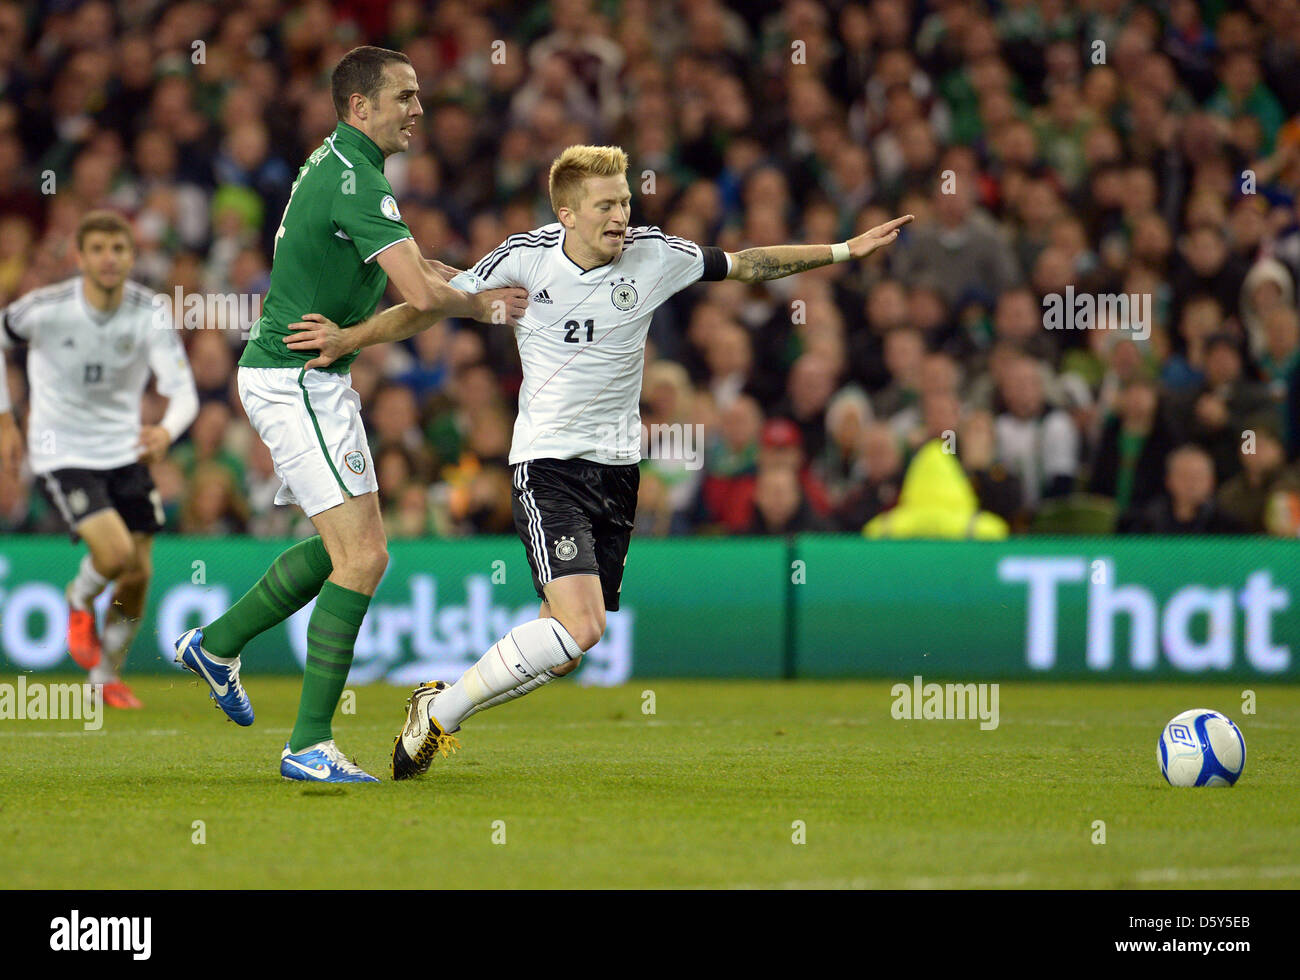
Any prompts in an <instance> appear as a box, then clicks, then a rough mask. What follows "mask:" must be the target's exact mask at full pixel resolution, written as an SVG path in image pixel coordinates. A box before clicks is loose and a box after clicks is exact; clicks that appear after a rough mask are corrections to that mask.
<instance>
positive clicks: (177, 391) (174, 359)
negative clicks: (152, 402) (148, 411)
mask: <svg viewBox="0 0 1300 980" xmlns="http://www.w3.org/2000/svg"><path fill="white" fill-rule="evenodd" d="M149 369H150V370H151V371H153V375H154V377H155V378H156V379H157V382H158V394H160V395H162V396H163V397H164V398H166V399H167V411H166V412H164V413H163V417H162V421H161V422H159V423H158V424H159V425H161V426H162V427H163V428H164V429H166V430H167V434H168V435H169V436H171V440H172V442H175V441H176V440H177V439H179V438H180V437H181V436H182V435H183V434H184V432H185V430H186V429H188V428H189V427H190V423H191V422H193V421H194V419H195V417H196V416H197V415H198V414H199V392H198V388H197V387H196V386H195V384H194V374H193V372H192V371H190V362H189V360H188V359H187V358H186V357H185V348H184V346H182V344H181V340H180V337H178V336H177V335H176V331H175V329H173V327H172V325H171V318H170V317H167V318H166V322H165V323H159V322H154V323H152V324H151V325H150V328H149Z"/></svg>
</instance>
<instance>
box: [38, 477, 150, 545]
mask: <svg viewBox="0 0 1300 980" xmlns="http://www.w3.org/2000/svg"><path fill="white" fill-rule="evenodd" d="M37 479H38V480H39V481H40V484H41V489H42V490H43V491H44V493H45V496H46V498H47V499H48V500H49V501H50V503H51V504H52V505H53V506H54V507H55V509H56V510H58V512H59V513H60V514H62V515H63V520H64V522H65V523H66V524H67V525H68V533H69V534H70V535H71V536H72V540H73V543H74V544H75V543H76V542H77V541H79V540H81V538H80V536H79V535H78V534H77V525H78V524H80V523H81V522H82V521H83V520H85V519H86V518H87V517H89V516H90V515H91V514H95V513H97V512H99V511H101V510H108V509H110V508H111V509H113V510H115V511H117V512H118V513H119V514H121V515H122V520H123V522H124V523H125V524H126V527H127V530H129V531H137V532H139V533H141V534H157V533H158V532H159V531H161V530H162V528H163V520H164V515H163V508H162V498H161V497H160V496H159V494H158V490H157V488H156V487H155V486H154V483H153V477H152V476H150V475H149V468H148V467H147V466H145V465H144V464H143V463H128V464H127V465H125V466H119V467H117V468H116V469H112V470H83V469H63V470H51V471H50V472H49V473H43V474H41V475H40V476H39V477H38V478H37Z"/></svg>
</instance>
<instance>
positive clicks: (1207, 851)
mask: <svg viewBox="0 0 1300 980" xmlns="http://www.w3.org/2000/svg"><path fill="white" fill-rule="evenodd" d="M29 679H34V678H29ZM40 679H41V680H53V679H54V678H50V677H41V678H40ZM61 679H63V680H70V679H71V677H68V678H61ZM14 680H15V678H14V676H13V675H9V676H4V677H0V681H3V682H7V683H13V682H14ZM245 681H246V686H247V688H248V690H249V693H250V695H251V697H252V699H253V705H254V707H255V709H256V711H257V723H256V724H255V725H254V726H253V727H252V728H249V729H239V728H236V727H235V726H234V725H233V724H230V723H229V722H227V721H226V720H225V719H224V716H222V715H221V714H220V713H219V712H218V711H216V710H215V709H214V708H212V707H211V706H210V702H209V700H208V698H207V697H206V696H205V693H206V688H202V689H201V688H200V687H199V685H198V683H197V682H195V681H191V680H190V679H188V678H186V677H183V676H180V675H178V677H177V678H176V679H171V678H163V677H155V678H143V679H136V680H135V681H134V684H135V687H136V690H137V692H138V693H139V695H140V696H141V698H142V699H143V700H144V701H145V703H146V710H144V711H140V712H120V711H112V710H111V709H105V723H104V727H103V729H102V730H101V731H100V732H97V733H84V732H82V730H81V724H80V723H79V722H72V721H60V722H50V721H15V720H6V721H0V868H3V869H4V879H5V882H4V883H5V885H6V887H9V888H28V887H35V888H123V887H125V888H137V887H140V888H195V887H217V888H280V887H306V888H331V887H349V888H352V887H356V888H473V887H489V888H496V887H502V888H529V887H560V888H568V887H578V888H582V887H608V888H664V887H705V888H730V887H759V888H771V887H796V888H803V887H808V888H823V887H825V888H841V887H861V888H988V887H993V888H999V887H1012V888H1014V887H1027V888H1057V887H1081V888H1150V887H1179V888H1182V887H1191V888H1198V887H1205V888H1216V889H1218V888H1295V887H1297V886H1300V825H1298V824H1297V821H1296V814H1297V813H1300V790H1298V780H1300V777H1298V776H1297V767H1296V760H1297V759H1300V688H1298V687H1296V686H1265V685H1258V686H1257V687H1256V694H1257V698H1258V703H1257V713H1256V714H1253V715H1243V714H1242V711H1241V708H1242V691H1241V688H1240V687H1229V686H1206V685H1191V684H1180V685H1172V684H1170V685H1122V684H1109V685H1066V684H1003V685H1002V687H1001V692H1000V693H1001V698H1000V714H1001V719H1000V722H1001V723H1000V725H999V727H998V728H997V729H996V730H993V731H981V730H980V728H979V725H978V722H972V721H896V720H894V719H893V718H891V716H890V705H891V703H892V699H891V697H890V687H891V684H890V683H888V682H859V681H853V682H798V683H772V682H756V681H745V682H724V683H718V682H699V681H640V682H637V683H635V684H632V685H627V686H624V687H620V688H609V689H598V688H583V687H579V686H577V685H576V684H572V683H563V682H561V683H556V684H552V685H550V686H549V687H548V688H547V689H545V690H544V691H541V692H539V693H537V694H535V695H532V696H530V697H529V698H527V699H525V700H523V701H521V702H519V703H517V704H510V705H506V706H504V707H501V708H497V709H494V710H492V711H490V712H487V713H484V714H482V715H479V716H477V717H475V718H473V719H471V720H470V722H469V723H468V724H467V725H466V726H465V728H464V730H463V731H462V732H461V738H462V741H463V744H464V748H463V749H462V751H461V752H460V754H459V755H457V756H454V757H453V758H452V759H450V760H443V759H438V760H437V761H435V763H434V765H433V768H432V770H431V771H430V773H429V775H427V776H426V777H424V778H422V779H418V780H413V781H410V782H406V783H393V782H391V781H390V780H389V778H388V771H387V770H388V753H389V749H390V746H391V742H392V737H393V735H394V734H395V733H396V730H397V727H398V725H399V724H400V723H401V719H402V716H403V715H402V710H401V709H402V702H403V700H404V699H405V696H406V693H407V692H406V691H405V690H401V689H398V688H394V687H390V686H387V685H382V684H379V685H370V686H358V687H356V688H355V689H354V691H355V713H354V714H351V715H340V716H339V717H338V718H337V719H336V722H335V734H336V737H337V739H338V741H339V744H340V746H341V747H342V748H343V749H344V751H346V752H348V753H349V754H351V755H353V756H354V757H355V758H356V759H357V761H359V762H360V763H361V764H362V765H363V766H365V767H366V768H368V769H369V770H370V771H371V772H372V773H373V774H375V775H377V776H381V777H382V778H383V779H384V782H383V783H382V784H381V785H378V786H374V785H371V786H352V787H325V786H310V785H304V784H302V783H290V782H285V781H283V780H281V779H280V777H279V775H278V765H279V754H280V748H281V746H282V745H283V743H284V741H285V739H286V738H287V737H288V732H289V728H290V726H291V724H292V721H293V717H294V711H295V706H296V704H297V697H298V690H299V681H298V680H297V679H293V678H269V677H258V676H256V675H255V674H251V675H249V676H248V677H246V678H245ZM643 691H653V692H654V707H655V713H654V714H645V713H643V711H642V705H643V703H644V702H643V698H642V692H643ZM1192 707H1207V708H1214V709H1217V710H1220V711H1223V712H1225V713H1226V714H1228V715H1229V717H1231V718H1233V719H1234V720H1235V721H1236V722H1237V723H1238V724H1239V725H1240V727H1241V729H1242V732H1243V734H1244V735H1245V738H1246V744H1247V760H1246V769H1245V774H1244V775H1243V777H1242V779H1241V781H1240V782H1239V783H1238V784H1237V786H1236V787H1234V788H1232V789H1229V790H1205V789H1196V790H1176V789H1173V788H1171V787H1169V786H1167V785H1165V783H1164V781H1163V780H1162V779H1161V777H1160V772H1159V767H1158V766H1157V763H1156V740H1157V738H1158V736H1159V734H1160V731H1161V728H1162V727H1163V725H1164V724H1165V722H1167V721H1168V720H1169V719H1170V718H1172V717H1173V716H1174V715H1175V714H1177V713H1178V712H1179V711H1182V710H1184V709H1186V708H1192ZM195 821H202V822H203V823H202V825H201V829H202V836H204V837H205V838H206V843H195V842H194V841H195V838H196V837H197V836H199V831H198V830H197V829H196V824H195ZM796 821H801V822H802V823H801V824H796ZM1095 821H1104V823H1105V843H1094V842H1093V841H1094V838H1096V837H1098V830H1097V829H1096V827H1095V825H1094V822H1095ZM801 827H802V834H801V833H800V828H801ZM799 836H802V837H803V838H804V841H805V842H804V843H795V839H796V838H797V837H799Z"/></svg>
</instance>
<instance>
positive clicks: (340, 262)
mask: <svg viewBox="0 0 1300 980" xmlns="http://www.w3.org/2000/svg"><path fill="white" fill-rule="evenodd" d="M411 237H412V236H411V230H410V229H409V228H407V227H406V223H405V222H403V221H402V216H401V214H400V213H398V210H397V201H396V199H395V198H394V197H393V188H392V187H391V186H390V185H389V183H388V179H387V178H386V177H385V176H384V155H383V154H382V153H380V151H379V147H378V146H376V145H375V143H374V141H373V140H371V139H370V137H369V136H367V135H366V134H365V133H363V132H361V131H360V130H358V129H355V128H354V127H352V126H349V125H348V124H347V123H342V122H341V123H339V124H338V128H337V129H335V130H334V132H333V133H332V134H330V136H329V137H327V138H326V140H325V142H324V143H322V144H321V145H320V146H319V147H318V148H317V149H316V151H315V152H314V153H312V155H311V156H309V157H308V158H307V162H306V163H304V164H303V165H302V169H301V170H299V171H298V179H297V180H295V181H294V182H293V187H292V188H291V189H290V191H289V203H288V204H286V205H285V208H284V217H283V218H281V219H280V229H279V231H277V232H276V233H275V257H274V258H273V260H272V262H271V288H270V289H269V290H268V291H267V294H266V301H265V302H264V303H263V305H262V316H261V318H260V319H258V321H257V323H255V324H254V325H253V330H252V333H251V336H250V338H249V341H248V344H247V346H246V347H245V348H244V353H243V356H242V357H240V359H239V363H240V365H241V366H243V367H301V366H302V365H303V364H305V363H307V361H310V360H311V359H312V358H313V357H315V356H316V352H315V351H295V350H290V349H289V348H288V347H287V346H285V343H284V338H285V337H287V336H288V335H289V325H290V324H292V323H297V322H299V321H300V320H301V319H302V317H303V315H304V314H306V313H320V314H322V315H324V316H327V317H329V318H330V319H331V320H333V321H334V322H335V323H337V324H338V325H339V326H340V327H350V326H353V325H354V324H357V323H360V322H361V321H362V320H364V319H366V317H368V316H370V315H371V314H372V313H373V312H374V311H375V306H376V305H377V304H378V303H379V298H380V297H381V296H382V295H383V294H384V289H385V288H386V287H387V285H388V275H387V274H386V273H385V272H384V270H383V269H382V268H381V267H380V266H379V264H378V263H377V262H375V256H377V255H378V254H379V253H380V252H382V251H383V250H384V249H386V248H388V246H390V245H393V244H395V243H396V242H400V241H401V240H402V239H404V238H411ZM355 357H356V355H355V354H349V355H347V356H346V357H340V358H339V359H338V360H337V361H335V362H334V363H333V364H331V365H330V366H329V367H327V368H324V369H323V370H326V371H334V372H338V373H341V372H343V371H346V370H347V369H348V366H349V365H351V363H352V361H353V359H354V358H355Z"/></svg>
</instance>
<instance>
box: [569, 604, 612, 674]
mask: <svg viewBox="0 0 1300 980" xmlns="http://www.w3.org/2000/svg"><path fill="white" fill-rule="evenodd" d="M564 628H565V629H567V630H568V631H569V635H570V636H572V637H573V642H574V643H576V644H578V646H579V647H580V648H581V649H582V651H583V652H584V653H585V652H586V651H588V650H590V649H591V648H592V647H594V646H595V645H596V644H597V643H599V642H600V638H601V637H602V636H604V635H605V612H604V610H603V609H602V610H601V611H600V612H598V613H596V612H592V613H587V614H586V615H582V616H575V617H573V619H572V621H571V622H570V623H565V624H564ZM579 659H581V658H579ZM576 666H577V664H574V667H576ZM569 669H570V670H572V669H573V668H572V667H571V668H569Z"/></svg>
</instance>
